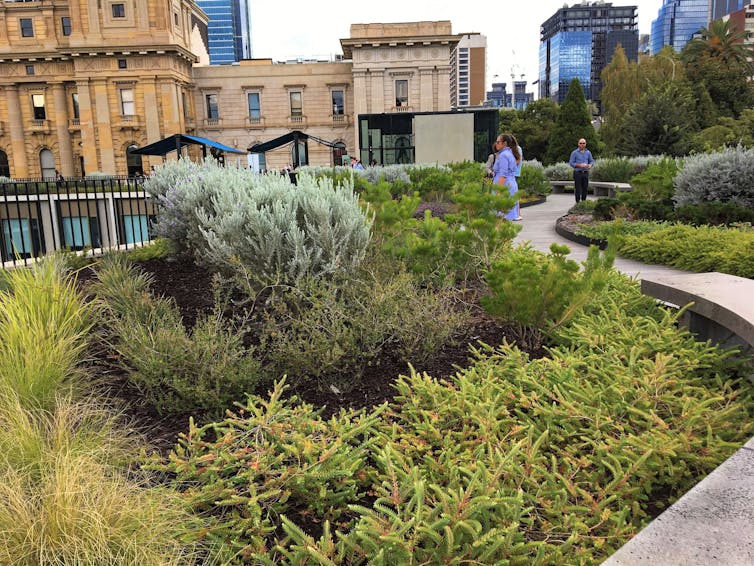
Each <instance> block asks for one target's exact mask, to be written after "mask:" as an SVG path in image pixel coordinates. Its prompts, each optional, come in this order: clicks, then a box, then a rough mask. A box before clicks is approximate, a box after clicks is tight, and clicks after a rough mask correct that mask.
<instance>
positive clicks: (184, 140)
mask: <svg viewBox="0 0 754 566" xmlns="http://www.w3.org/2000/svg"><path fill="white" fill-rule="evenodd" d="M187 145H201V146H202V148H203V151H204V152H206V148H208V147H212V148H215V149H217V150H219V151H223V152H225V153H246V152H245V151H243V150H241V149H235V148H233V147H230V146H227V145H225V144H222V143H220V142H217V141H215V140H211V139H209V138H200V137H198V136H189V135H187V134H173V135H172V136H169V137H167V138H164V139H161V140H159V141H156V142H154V143H150V144H149V145H145V146H144V147H140V148H139V149H134V150H133V151H131V153H135V154H137V155H166V154H168V153H170V152H171V151H180V150H181V149H182V148H184V147H186V146H187Z"/></svg>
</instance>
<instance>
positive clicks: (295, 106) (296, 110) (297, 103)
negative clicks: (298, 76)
mask: <svg viewBox="0 0 754 566" xmlns="http://www.w3.org/2000/svg"><path fill="white" fill-rule="evenodd" d="M290 98H291V116H303V115H304V109H303V101H302V98H301V93H300V92H298V91H296V92H292V93H291V94H290Z"/></svg>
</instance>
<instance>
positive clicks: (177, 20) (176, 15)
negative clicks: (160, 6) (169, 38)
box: [173, 12, 181, 27]
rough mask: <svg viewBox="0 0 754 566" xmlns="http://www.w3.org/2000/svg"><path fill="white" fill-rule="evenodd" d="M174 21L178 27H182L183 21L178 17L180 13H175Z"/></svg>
mask: <svg viewBox="0 0 754 566" xmlns="http://www.w3.org/2000/svg"><path fill="white" fill-rule="evenodd" d="M173 21H174V22H175V25H176V27H178V26H180V25H181V20H180V18H179V17H178V12H173Z"/></svg>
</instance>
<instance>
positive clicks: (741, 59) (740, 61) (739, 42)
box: [681, 20, 754, 75]
mask: <svg viewBox="0 0 754 566" xmlns="http://www.w3.org/2000/svg"><path fill="white" fill-rule="evenodd" d="M731 23H732V22H731V20H725V21H723V20H715V21H713V22H712V23H710V25H709V27H707V28H702V29H700V30H699V32H698V36H699V37H697V38H694V39H692V40H691V41H689V42H688V43H687V44H686V47H684V49H683V52H682V54H681V57H682V59H683V61H684V63H686V64H693V62H694V61H696V60H698V59H700V58H703V57H710V58H712V59H715V60H717V62H718V64H719V63H722V64H723V65H725V66H726V67H727V66H730V65H733V66H735V67H741V68H743V69H744V70H745V69H746V68H748V71H749V73H748V74H749V75H751V73H752V71H754V69H753V68H752V65H751V62H750V61H751V60H752V58H754V49H752V48H751V47H750V46H749V45H748V44H747V43H746V39H747V34H746V32H745V31H739V30H737V29H735V28H733V27H731Z"/></svg>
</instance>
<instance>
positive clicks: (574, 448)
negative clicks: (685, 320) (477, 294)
mask: <svg viewBox="0 0 754 566" xmlns="http://www.w3.org/2000/svg"><path fill="white" fill-rule="evenodd" d="M637 336H640V337H641V339H640V340H637ZM553 340H554V345H553V346H552V347H551V348H550V350H549V355H548V356H547V357H544V358H541V359H529V358H528V356H527V355H526V354H524V353H522V352H521V351H519V350H518V349H517V348H516V347H513V346H510V345H507V344H502V345H499V346H495V347H493V346H480V347H479V348H478V349H477V350H476V351H475V352H474V360H473V363H472V364H471V366H470V367H469V368H468V369H464V370H461V371H459V372H458V373H457V374H456V375H455V376H454V377H452V378H450V379H449V380H447V381H438V380H436V379H433V378H432V377H431V376H429V375H420V374H416V373H412V374H411V375H409V376H404V377H402V378H400V380H399V381H398V383H397V390H398V396H397V397H396V399H395V400H394V401H393V402H392V403H390V404H389V405H385V406H381V407H379V408H377V409H375V410H373V411H370V412H358V413H354V412H350V411H341V412H340V413H339V414H337V415H335V416H334V417H332V418H330V419H324V418H323V417H321V416H320V414H319V413H318V412H317V411H315V410H314V409H313V408H312V407H310V406H308V405H306V404H303V403H299V402H297V401H296V400H295V399H288V400H283V395H282V389H283V385H282V384H278V385H277V386H276V387H275V389H274V390H273V392H272V393H271V395H270V397H269V399H263V398H261V397H256V396H250V397H249V398H248V400H247V402H246V403H244V404H243V405H241V406H239V408H238V410H237V411H236V412H235V413H232V414H229V416H228V417H227V418H226V419H224V420H222V421H219V422H217V423H213V424H210V425H206V426H203V427H196V426H191V428H190V430H189V432H188V433H187V434H186V435H185V436H184V437H183V438H182V439H181V441H180V443H179V445H178V447H177V448H176V449H175V451H174V453H173V454H172V455H171V456H170V457H169V458H168V459H167V460H165V461H160V462H154V463H153V464H152V465H151V467H153V468H155V469H157V470H159V471H161V472H165V473H168V474H170V475H171V476H172V478H173V480H172V486H173V488H174V489H176V490H177V491H178V492H179V493H181V494H182V497H183V498H184V502H185V505H186V507H187V509H189V510H191V511H193V512H194V513H197V514H199V517H200V518H201V524H200V525H194V524H192V525H190V526H189V528H187V533H186V538H187V540H192V541H197V542H202V543H203V544H209V545H210V546H212V547H213V548H214V556H215V557H217V558H218V559H220V560H221V561H222V562H227V563H246V564H270V565H271V564H280V563H292V564H303V563H317V564H378V565H394V564H468V563H480V564H526V565H529V564H542V565H545V564H595V563H598V562H600V561H602V560H603V559H604V558H605V557H607V556H609V555H610V554H611V553H612V552H614V551H615V550H616V549H617V548H619V547H620V546H621V545H622V544H623V543H625V542H626V541H627V540H628V539H629V538H630V537H631V536H633V535H634V534H636V532H638V530H640V529H641V528H642V527H643V526H644V525H645V524H646V522H647V521H648V519H649V515H648V514H649V510H650V509H655V508H657V506H658V505H661V504H662V503H664V502H667V500H668V497H670V498H671V499H672V498H673V497H676V496H678V495H680V494H681V493H683V492H684V491H685V490H687V489H688V488H689V487H690V486H691V485H693V484H694V483H695V482H696V481H698V479H699V478H700V477H702V476H703V475H704V474H705V473H708V472H709V471H711V470H712V469H713V468H714V467H715V466H716V465H717V464H718V463H719V462H720V461H722V459H724V458H725V457H726V456H727V455H728V454H729V453H730V452H731V451H732V450H734V449H735V448H736V447H737V446H738V445H739V444H740V443H741V442H742V441H744V440H745V439H746V438H748V437H749V436H750V434H751V428H752V427H751V411H750V408H751V406H752V405H751V398H750V392H749V391H750V388H749V387H747V386H745V383H744V381H743V380H741V379H738V378H736V377H735V376H736V375H738V373H737V371H736V369H735V363H734V361H733V358H730V357H729V355H728V354H726V353H724V352H722V351H720V350H718V349H717V348H715V347H713V346H710V345H709V344H703V343H699V342H696V341H694V339H693V337H692V336H691V335H690V334H689V333H688V332H686V331H683V330H679V329H678V328H677V316H676V315H673V314H671V313H669V312H664V311H661V310H658V309H657V308H656V307H655V306H654V305H653V303H652V301H651V300H650V299H648V298H646V297H643V296H641V294H640V293H639V291H638V289H637V288H636V285H635V283H629V282H626V280H625V279H623V278H622V277H620V276H618V275H616V274H613V275H612V276H610V278H609V281H608V282H607V287H606V290H605V292H604V293H600V294H597V295H595V296H594V298H593V300H592V301H591V302H589V304H588V305H585V307H584V308H583V309H582V310H581V311H580V312H579V313H577V314H576V315H575V316H574V318H573V319H572V321H571V323H570V324H568V325H564V326H561V327H558V328H556V329H554V331H553Z"/></svg>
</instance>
